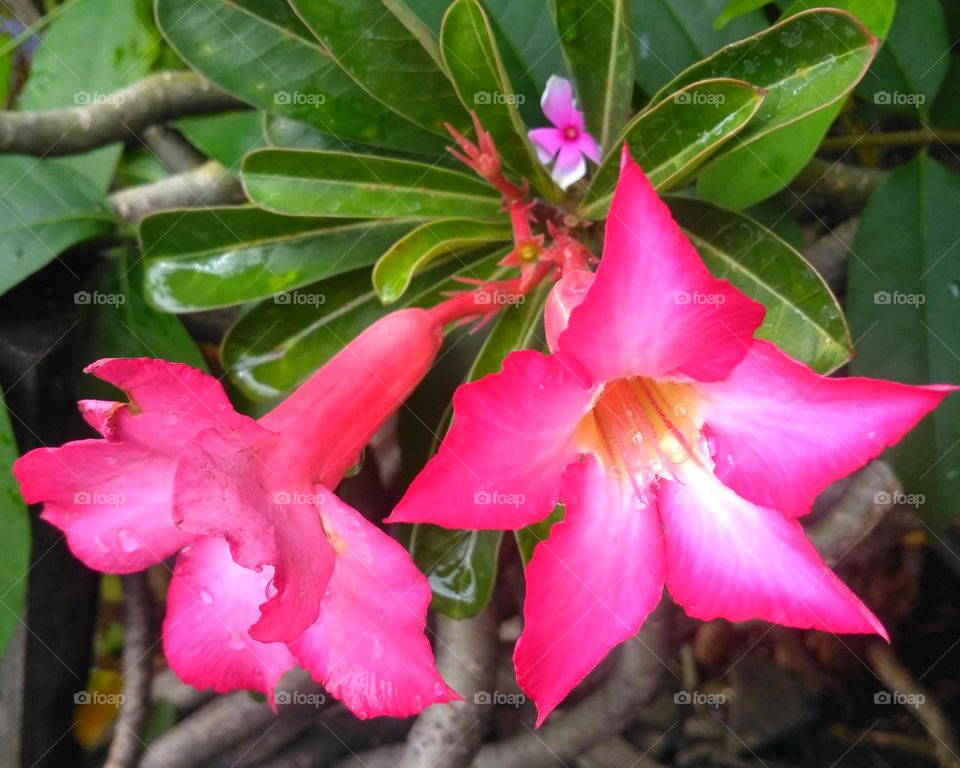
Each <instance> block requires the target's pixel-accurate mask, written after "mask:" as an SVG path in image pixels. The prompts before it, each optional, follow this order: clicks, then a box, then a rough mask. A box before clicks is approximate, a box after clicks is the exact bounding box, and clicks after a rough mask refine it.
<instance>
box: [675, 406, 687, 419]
mask: <svg viewBox="0 0 960 768" xmlns="http://www.w3.org/2000/svg"><path fill="white" fill-rule="evenodd" d="M673 412H674V413H675V414H677V416H679V417H680V418H681V419H682V418H683V417H684V416H686V415H687V407H686V406H685V405H684V404H683V403H677V404H676V405H675V406H674V407H673Z"/></svg>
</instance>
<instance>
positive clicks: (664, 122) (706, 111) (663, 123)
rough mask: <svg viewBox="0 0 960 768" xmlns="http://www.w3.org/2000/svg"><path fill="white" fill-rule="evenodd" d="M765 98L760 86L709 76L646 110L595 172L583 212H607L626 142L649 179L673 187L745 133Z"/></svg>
mask: <svg viewBox="0 0 960 768" xmlns="http://www.w3.org/2000/svg"><path fill="white" fill-rule="evenodd" d="M763 98H764V97H763V94H762V93H761V92H760V91H759V90H757V89H756V88H754V87H753V86H751V85H750V84H748V83H745V82H742V81H739V80H705V81H704V82H702V83H694V84H693V85H690V86H688V87H686V88H684V89H683V90H681V91H679V92H677V93H675V94H673V95H672V96H670V97H668V98H666V99H664V100H663V101H661V102H660V103H659V104H655V105H654V106H652V107H650V108H649V109H646V110H644V111H643V112H641V113H640V114H639V115H637V116H636V117H635V118H634V119H633V120H632V121H631V122H630V123H629V124H628V125H627V127H626V128H625V129H624V131H623V133H622V134H621V135H620V136H619V137H618V138H617V140H616V142H615V143H614V145H613V147H612V148H611V150H610V151H609V152H608V153H607V155H606V157H604V159H603V162H601V164H600V167H599V168H598V169H597V170H596V172H595V173H594V175H593V179H592V180H591V181H590V186H589V187H588V189H587V194H586V196H585V198H584V203H583V215H584V216H586V217H587V218H591V219H593V218H603V217H604V216H606V215H607V208H608V207H609V205H610V199H611V197H612V196H613V190H614V187H616V184H617V178H618V176H619V174H620V148H621V147H622V146H623V144H624V142H626V143H627V145H628V146H629V148H630V153H631V155H632V156H633V159H634V160H636V161H637V162H638V163H639V164H640V167H641V168H643V170H644V172H645V173H646V174H647V176H648V177H649V178H650V181H651V183H652V184H653V185H654V186H655V187H656V188H657V189H661V190H663V189H669V188H670V187H672V186H676V185H677V184H678V183H679V182H681V181H683V180H684V179H685V178H687V177H689V176H690V174H691V173H693V172H694V171H695V170H696V169H697V168H698V167H699V166H700V165H701V164H702V163H703V162H704V160H705V159H706V158H707V157H708V156H709V155H710V154H711V153H712V152H714V151H716V150H717V148H718V147H720V146H721V145H723V144H724V142H727V141H729V140H730V139H731V138H733V137H734V136H736V135H737V134H738V133H740V132H741V131H743V130H744V128H745V127H746V126H747V125H748V123H749V122H750V120H751V118H752V117H753V116H754V115H755V114H756V113H757V111H758V110H759V109H760V107H761V104H762V102H763Z"/></svg>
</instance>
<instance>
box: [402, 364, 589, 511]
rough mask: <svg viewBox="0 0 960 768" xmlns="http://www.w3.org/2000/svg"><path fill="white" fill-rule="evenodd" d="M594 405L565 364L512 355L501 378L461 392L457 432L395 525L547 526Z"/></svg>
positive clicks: (409, 492)
mask: <svg viewBox="0 0 960 768" xmlns="http://www.w3.org/2000/svg"><path fill="white" fill-rule="evenodd" d="M591 397H592V394H591V390H590V389H589V388H588V387H587V386H586V384H585V383H584V381H583V379H582V376H581V375H580V374H578V373H577V372H575V371H574V369H573V368H571V367H570V366H569V364H568V363H567V361H566V360H564V359H563V358H562V357H561V356H558V355H550V356H547V355H542V354H540V353H539V352H532V351H524V352H514V353H512V354H511V355H509V356H508V357H507V359H506V360H505V361H504V364H503V371H502V372H501V373H498V374H493V375H490V376H486V377H484V378H483V379H481V380H480V381H476V382H473V383H471V384H467V385H464V386H462V387H460V388H459V389H458V390H457V391H456V393H455V394H454V396H453V413H454V419H453V425H452V426H451V427H450V431H449V432H448V433H447V435H446V437H445V438H444V439H443V443H442V444H441V446H440V450H439V451H438V452H437V455H436V456H434V457H433V458H432V459H431V460H430V461H429V462H428V463H427V466H426V467H425V468H424V469H423V471H422V472H421V473H420V474H419V475H418V476H417V478H416V479H415V480H414V481H413V483H412V484H411V485H410V488H409V489H408V490H407V493H406V495H405V496H404V497H403V499H401V501H400V503H399V504H398V505H397V508H396V509H394V511H393V514H391V515H390V517H389V518H388V522H391V523H433V524H435V525H441V526H444V527H446V528H470V529H503V530H505V529H516V528H523V527H524V526H527V525H530V524H531V523H534V522H536V521H537V520H542V519H543V518H544V517H546V516H547V515H548V514H550V511H551V510H552V509H553V505H554V502H555V501H556V499H557V496H558V495H559V492H560V485H561V480H562V473H563V468H564V467H565V466H566V465H567V464H569V463H570V462H571V461H573V460H574V459H575V458H576V449H575V448H574V446H573V445H572V444H571V438H572V436H573V433H574V430H575V429H576V426H577V423H578V422H579V421H580V419H581V418H582V417H583V416H584V414H585V413H586V412H587V411H588V410H589V407H590V401H591Z"/></svg>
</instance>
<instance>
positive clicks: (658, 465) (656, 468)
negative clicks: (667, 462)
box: [650, 459, 663, 474]
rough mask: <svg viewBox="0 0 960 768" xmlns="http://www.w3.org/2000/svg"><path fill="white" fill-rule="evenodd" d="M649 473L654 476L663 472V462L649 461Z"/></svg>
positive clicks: (658, 460) (657, 460)
mask: <svg viewBox="0 0 960 768" xmlns="http://www.w3.org/2000/svg"><path fill="white" fill-rule="evenodd" d="M650 471H651V472H654V473H656V474H659V473H660V472H663V462H662V461H660V459H650Z"/></svg>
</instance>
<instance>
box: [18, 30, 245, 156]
mask: <svg viewBox="0 0 960 768" xmlns="http://www.w3.org/2000/svg"><path fill="white" fill-rule="evenodd" d="M104 23H109V21H108V20H106V19H105V20H104ZM75 99H76V100H77V101H78V106H76V107H72V108H67V109H51V110H44V111H41V112H10V111H0V152H6V153H11V154H14V153H15V154H23V155H43V156H45V157H48V156H53V155H72V154H77V153H78V152H86V151H88V150H91V149H96V148H97V147H102V146H105V145H107V144H112V143H114V142H115V141H120V140H123V139H126V138H127V137H129V136H131V135H133V134H136V133H137V132H138V131H141V130H143V129H144V128H146V127H147V126H149V125H155V124H157V123H162V122H166V121H168V120H173V119H174V118H177V117H183V116H185V115H199V114H208V113H211V112H226V111H229V110H233V109H241V108H243V107H244V106H245V105H244V104H243V103H242V102H239V101H237V100H236V99H234V98H233V97H232V96H230V95H228V94H226V93H224V92H223V91H221V90H219V89H218V88H216V87H215V86H214V85H213V84H211V83H210V82H209V81H207V80H204V79H203V78H202V77H200V76H199V75H197V74H195V73H193V72H161V73H158V74H155V75H150V76H148V77H145V78H143V80H140V81H139V82H137V83H134V84H133V85H131V86H128V87H126V88H123V89H121V90H119V91H115V92H114V93H111V94H97V93H86V92H80V91H78V92H77V93H76V94H75Z"/></svg>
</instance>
